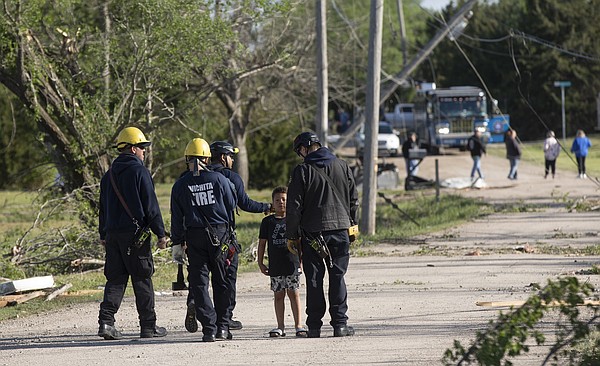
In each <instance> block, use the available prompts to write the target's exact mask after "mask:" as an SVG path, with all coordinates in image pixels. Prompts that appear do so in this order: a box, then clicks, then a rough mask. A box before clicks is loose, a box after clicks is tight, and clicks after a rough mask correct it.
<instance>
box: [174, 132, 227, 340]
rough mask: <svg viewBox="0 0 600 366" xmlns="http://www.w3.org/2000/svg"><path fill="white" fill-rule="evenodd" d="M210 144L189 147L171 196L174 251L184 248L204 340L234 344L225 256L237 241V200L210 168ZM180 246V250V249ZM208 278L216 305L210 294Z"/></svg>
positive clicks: (199, 141)
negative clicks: (181, 171)
mask: <svg viewBox="0 0 600 366" xmlns="http://www.w3.org/2000/svg"><path fill="white" fill-rule="evenodd" d="M210 156H211V153H210V147H209V146H208V143H207V142H206V141H205V140H203V139H201V138H195V139H193V140H192V141H190V143H188V145H187V147H186V148H185V158H186V162H187V164H188V169H189V170H190V171H189V172H188V173H186V174H184V175H183V176H181V177H180V178H179V179H178V180H177V181H176V182H175V184H174V185H173V189H172V191H171V235H172V240H173V252H174V256H175V252H176V251H177V252H181V251H182V248H183V247H184V246H185V248H186V250H187V255H188V260H189V266H188V272H189V276H188V279H189V287H190V290H191V292H192V295H193V297H194V306H195V314H196V317H197V318H198V320H199V321H200V323H201V324H202V333H203V336H202V341H203V342H214V341H215V339H232V338H233V336H232V334H231V332H230V331H229V320H230V319H231V314H230V311H229V306H230V304H229V303H230V297H229V284H228V281H227V256H228V253H229V246H230V244H231V241H232V240H233V239H234V238H233V236H234V234H233V215H234V213H233V211H234V210H235V207H236V205H237V200H236V196H235V192H234V188H233V184H232V183H231V182H230V181H229V180H228V179H227V178H225V177H224V176H223V175H222V174H219V173H217V172H213V171H210V170H209V169H208V167H207V164H208V160H209V158H210ZM176 247H177V248H176ZM209 275H210V280H211V285H212V289H213V300H214V306H213V303H212V301H211V299H210V295H209V291H208V289H209V282H208V281H209Z"/></svg>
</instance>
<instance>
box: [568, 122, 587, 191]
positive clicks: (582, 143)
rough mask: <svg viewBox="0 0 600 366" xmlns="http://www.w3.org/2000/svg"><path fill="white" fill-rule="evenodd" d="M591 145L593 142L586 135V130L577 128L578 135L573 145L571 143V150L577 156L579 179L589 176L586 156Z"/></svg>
mask: <svg viewBox="0 0 600 366" xmlns="http://www.w3.org/2000/svg"><path fill="white" fill-rule="evenodd" d="M590 147H592V143H591V142H590V139H588V138H587V136H586V135H585V132H583V130H577V136H576V137H575V140H573V145H571V152H572V153H574V154H575V157H576V158H577V170H578V171H579V174H578V175H577V178H579V179H586V178H587V174H586V173H585V158H586V156H587V154H588V150H589V148H590Z"/></svg>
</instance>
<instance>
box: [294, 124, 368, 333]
mask: <svg viewBox="0 0 600 366" xmlns="http://www.w3.org/2000/svg"><path fill="white" fill-rule="evenodd" d="M293 148H294V151H295V152H296V154H298V156H299V157H300V158H302V159H303V162H302V163H300V164H298V165H297V166H296V167H295V168H294V170H293V172H292V176H291V180H290V183H289V186H288V202H287V209H286V221H287V223H286V238H287V239H288V249H289V250H290V251H292V252H298V248H299V247H300V245H299V244H300V243H301V252H302V264H303V268H304V275H305V277H306V315H307V318H306V325H307V326H308V337H310V338H318V337H320V336H321V326H322V325H323V316H324V315H325V311H326V303H325V296H324V290H323V278H324V276H325V271H328V273H329V276H328V277H329V288H328V291H329V296H328V298H329V314H330V316H331V321H330V325H331V326H332V327H333V335H334V337H345V336H351V335H353V334H354V328H353V327H351V326H348V324H347V322H348V316H347V315H346V312H347V310H348V303H347V300H348V298H347V297H348V296H347V290H346V282H345V280H344V275H345V274H346V271H347V270H348V263H349V259H350V236H349V234H348V229H349V228H350V227H351V226H353V225H354V223H355V222H356V214H357V210H358V192H357V190H356V184H355V182H354V176H353V175H352V170H351V169H350V167H349V166H348V164H347V163H346V162H345V161H343V160H340V159H338V158H337V157H336V156H335V155H333V153H331V151H330V150H329V149H327V148H326V147H322V146H321V142H320V141H319V138H318V137H317V135H315V134H314V133H312V132H303V133H301V134H299V135H298V136H297V137H296V138H295V139H294V144H293ZM311 244H312V245H311ZM317 250H318V251H317ZM323 253H324V254H326V255H323Z"/></svg>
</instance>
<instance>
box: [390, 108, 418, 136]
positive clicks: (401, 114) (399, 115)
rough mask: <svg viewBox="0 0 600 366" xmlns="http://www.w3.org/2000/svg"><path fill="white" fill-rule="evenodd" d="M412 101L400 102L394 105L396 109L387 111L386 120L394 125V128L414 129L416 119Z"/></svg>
mask: <svg viewBox="0 0 600 366" xmlns="http://www.w3.org/2000/svg"><path fill="white" fill-rule="evenodd" d="M413 107H414V104H412V103H399V104H396V106H395V107H394V111H393V112H390V113H385V120H386V121H387V122H389V123H390V124H391V125H392V128H394V129H397V130H404V131H406V132H408V131H409V130H414V127H415V119H414V116H413Z"/></svg>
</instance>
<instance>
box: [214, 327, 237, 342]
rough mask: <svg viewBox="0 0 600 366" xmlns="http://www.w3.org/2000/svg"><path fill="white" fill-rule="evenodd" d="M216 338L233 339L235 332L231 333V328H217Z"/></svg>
mask: <svg viewBox="0 0 600 366" xmlns="http://www.w3.org/2000/svg"><path fill="white" fill-rule="evenodd" d="M215 338H216V339H220V340H225V339H227V340H231V339H233V334H231V332H230V331H229V330H225V329H217V334H216V335H215Z"/></svg>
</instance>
